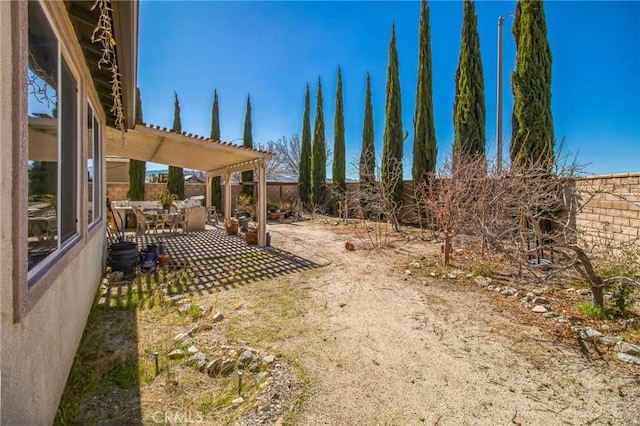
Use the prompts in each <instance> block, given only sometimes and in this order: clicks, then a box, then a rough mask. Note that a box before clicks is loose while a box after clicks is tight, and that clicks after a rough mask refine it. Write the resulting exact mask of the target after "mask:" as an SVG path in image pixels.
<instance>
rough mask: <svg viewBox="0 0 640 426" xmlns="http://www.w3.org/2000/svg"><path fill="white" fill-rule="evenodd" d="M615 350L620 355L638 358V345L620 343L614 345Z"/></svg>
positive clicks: (639, 350)
mask: <svg viewBox="0 0 640 426" xmlns="http://www.w3.org/2000/svg"><path fill="white" fill-rule="evenodd" d="M616 350H617V351H618V352H621V353H625V354H629V355H634V356H640V345H633V344H631V343H627V342H623V341H620V342H618V343H617V344H616Z"/></svg>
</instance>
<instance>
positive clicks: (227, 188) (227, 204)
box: [224, 170, 231, 223]
mask: <svg viewBox="0 0 640 426" xmlns="http://www.w3.org/2000/svg"><path fill="white" fill-rule="evenodd" d="M229 219H231V173H229V172H228V171H227V170H225V172H224V221H225V223H227V222H228V221H229Z"/></svg>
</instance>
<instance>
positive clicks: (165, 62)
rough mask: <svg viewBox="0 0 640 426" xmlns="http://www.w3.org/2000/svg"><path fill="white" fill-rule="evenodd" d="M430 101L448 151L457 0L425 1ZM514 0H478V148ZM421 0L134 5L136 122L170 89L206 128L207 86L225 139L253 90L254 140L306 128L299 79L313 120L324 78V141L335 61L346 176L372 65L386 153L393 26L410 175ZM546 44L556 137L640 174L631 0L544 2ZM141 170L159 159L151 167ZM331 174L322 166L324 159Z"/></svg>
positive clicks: (492, 108)
mask: <svg viewBox="0 0 640 426" xmlns="http://www.w3.org/2000/svg"><path fill="white" fill-rule="evenodd" d="M429 6H430V13H431V19H430V24H431V48H432V62H433V87H434V91H433V103H434V115H435V126H436V139H437V144H438V158H439V159H441V158H443V157H444V156H446V155H447V154H449V153H450V151H451V144H452V140H453V120H452V113H453V100H454V92H455V86H454V78H455V71H456V68H457V65H458V56H459V52H460V31H461V24H462V7H463V4H462V2H459V1H435V2H434V1H432V2H430V4H429ZM514 9H515V2H513V1H478V2H477V3H476V11H477V14H478V31H479V33H480V49H481V53H482V62H483V66H484V78H485V96H486V109H487V123H486V135H487V141H486V143H487V154H488V155H490V156H493V155H494V154H495V143H496V134H495V129H496V81H497V78H496V75H497V66H496V62H497V18H498V16H500V15H507V14H509V13H513V11H514ZM419 13H420V3H419V2H418V1H394V2H384V1H337V2H335V1H279V2H276V1H259V2H248V1H247V2H244V1H233V2H230V1H180V2H178V1H147V0H143V1H141V3H140V28H139V64H138V84H139V87H140V90H141V92H142V102H143V112H144V121H145V122H146V123H150V124H154V125H160V126H164V127H167V128H170V127H171V125H172V122H173V92H174V90H175V91H176V92H177V93H178V97H179V99H180V107H181V112H182V114H181V117H182V129H183V130H184V131H187V132H189V133H194V134H198V135H202V136H207V137H208V136H209V134H210V131H211V106H212V102H213V91H214V89H217V91H218V96H219V102H220V127H221V134H222V139H223V140H224V141H235V142H234V143H237V144H241V143H242V135H243V126H244V116H245V109H246V100H247V95H251V105H252V122H253V140H254V144H259V143H262V144H266V142H267V141H269V140H276V139H278V138H280V137H282V136H291V135H292V134H294V133H298V134H301V133H302V115H303V112H304V94H305V87H306V84H307V83H309V85H310V88H311V126H312V128H313V119H314V116H315V94H316V89H317V82H318V78H321V79H322V92H323V96H324V116H325V131H326V142H327V145H328V146H329V147H332V146H333V119H334V108H335V93H336V80H337V69H338V66H340V67H341V68H342V74H343V75H342V76H343V91H344V110H345V129H346V143H347V153H346V155H347V175H348V176H349V177H355V176H356V172H355V170H354V168H353V167H352V166H351V164H352V163H353V162H354V161H357V158H358V157H359V153H360V146H361V143H362V121H363V115H364V98H365V79H366V73H367V71H368V72H370V73H371V80H372V91H373V109H374V123H375V140H376V154H377V155H378V157H380V155H381V152H382V135H383V132H384V104H385V85H386V77H387V63H388V47H389V39H390V36H391V26H392V24H393V23H395V26H396V37H397V47H398V55H399V60H400V82H401V88H402V109H403V126H404V128H405V129H406V130H407V131H408V132H409V137H408V138H407V140H406V142H405V145H404V153H405V176H407V177H408V176H409V175H410V170H411V152H412V146H413V115H414V110H415V93H416V82H417V69H418V28H419ZM545 13H546V19H547V31H548V37H549V43H550V45H551V51H552V55H553V74H552V110H553V118H554V127H555V135H556V138H557V140H558V141H560V140H561V139H564V141H565V142H564V147H565V148H564V150H565V151H567V152H570V153H573V154H576V153H577V154H578V162H579V163H581V164H586V168H585V172H586V173H588V174H604V173H626V172H638V171H640V2H636V1H622V2H616V1H589V2H578V1H547V2H545ZM511 24H512V19H511V18H507V19H506V20H505V26H504V38H503V40H504V45H503V49H504V50H503V52H504V64H503V66H504V68H503V76H504V92H503V104H504V110H503V130H504V132H503V134H504V140H505V154H504V156H505V158H507V157H508V147H509V136H510V134H511V129H510V117H511V108H512V105H513V100H512V95H511V83H510V75H511V71H512V70H513V68H514V63H515V45H514V42H513V36H512V35H511ZM147 168H148V169H153V168H155V165H153V164H151V165H149V166H148V167H147ZM327 172H328V176H330V174H331V168H330V167H329V168H328V170H327Z"/></svg>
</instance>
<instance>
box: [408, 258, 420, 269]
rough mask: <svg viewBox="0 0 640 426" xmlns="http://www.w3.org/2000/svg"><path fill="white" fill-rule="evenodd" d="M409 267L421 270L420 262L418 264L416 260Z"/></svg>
mask: <svg viewBox="0 0 640 426" xmlns="http://www.w3.org/2000/svg"><path fill="white" fill-rule="evenodd" d="M409 266H412V267H414V268H418V269H420V262H418V261H417V260H414V261H413V262H411V263H410V264H409Z"/></svg>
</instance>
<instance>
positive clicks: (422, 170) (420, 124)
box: [411, 0, 437, 188]
mask: <svg viewBox="0 0 640 426" xmlns="http://www.w3.org/2000/svg"><path fill="white" fill-rule="evenodd" d="M430 33H431V29H430V26H429V6H428V5H427V2H426V1H424V0H422V3H421V6H420V31H419V40H420V42H419V48H418V49H419V57H418V88H417V92H416V113H415V117H414V119H413V127H414V135H413V138H414V139H413V168H412V170H411V172H412V177H413V182H414V185H415V188H418V186H419V185H420V184H423V183H425V182H426V180H427V177H428V176H429V173H431V172H433V171H434V170H435V168H436V156H437V147H436V129H435V123H434V120H433V83H432V71H431V35H430Z"/></svg>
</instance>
